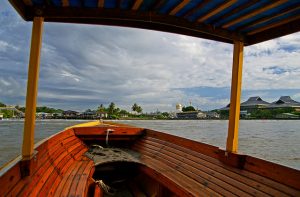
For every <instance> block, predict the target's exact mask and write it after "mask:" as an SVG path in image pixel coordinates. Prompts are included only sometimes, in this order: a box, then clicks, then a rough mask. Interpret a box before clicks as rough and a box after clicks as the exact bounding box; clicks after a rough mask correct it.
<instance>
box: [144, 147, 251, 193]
mask: <svg viewBox="0 0 300 197" xmlns="http://www.w3.org/2000/svg"><path fill="white" fill-rule="evenodd" d="M139 151H141V153H143V154H144V155H146V156H149V157H150V158H152V159H155V160H158V161H160V159H164V163H165V164H166V165H168V166H170V167H172V168H173V169H176V170H177V171H178V172H180V173H181V174H182V175H181V176H179V177H181V178H183V179H185V177H190V178H192V179H194V180H195V181H196V182H198V183H199V184H202V185H206V186H207V187H208V188H210V189H211V190H213V191H217V192H218V193H219V194H222V195H224V196H233V195H234V196H237V195H235V194H234V193H232V192H231V191H229V190H227V189H231V190H236V189H235V188H234V187H232V186H231V185H229V184H226V183H224V182H222V181H220V180H218V179H216V178H214V177H213V176H210V175H209V174H206V173H204V172H203V171H200V170H198V169H197V168H195V167H193V166H189V165H187V164H186V163H183V161H182V159H178V158H176V159H175V158H173V157H172V156H171V155H172V154H170V153H163V151H162V150H160V151H159V149H158V151H153V150H151V149H150V148H147V147H145V146H143V147H139ZM177 156H178V155H177ZM158 157H159V159H158ZM226 187H227V188H226ZM235 192H237V193H240V195H243V196H248V195H247V193H244V192H238V191H235Z"/></svg>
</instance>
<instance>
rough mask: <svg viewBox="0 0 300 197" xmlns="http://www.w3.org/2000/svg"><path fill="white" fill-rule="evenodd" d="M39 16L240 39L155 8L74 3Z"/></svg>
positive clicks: (44, 12)
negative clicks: (139, 8)
mask: <svg viewBox="0 0 300 197" xmlns="http://www.w3.org/2000/svg"><path fill="white" fill-rule="evenodd" d="M32 9H33V8H32ZM78 10H80V11H78ZM30 13H32V12H30ZM43 16H44V17H45V21H49V22H70V23H74V22H75V23H85V24H107V25H116V26H125V27H131V26H132V27H139V28H144V29H152V30H158V31H164V32H171V33H179V34H184V35H191V36H195V37H200V38H207V39H212V38H215V39H216V40H218V41H222V42H227V43H232V42H233V40H240V41H243V40H244V37H243V36H242V35H240V34H236V33H234V32H230V31H227V30H224V29H221V28H215V27H213V26H211V25H206V24H202V23H201V24H199V23H197V22H195V23H192V22H187V21H186V19H181V18H178V17H174V16H169V15H161V14H156V13H155V12H150V13H149V12H140V11H132V10H120V9H101V11H99V8H95V9H93V8H89V9H85V10H82V9H80V8H75V7H61V8H57V7H47V8H45V9H44V10H43Z"/></svg>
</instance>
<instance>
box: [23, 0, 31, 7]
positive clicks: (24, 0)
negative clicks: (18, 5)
mask: <svg viewBox="0 0 300 197" xmlns="http://www.w3.org/2000/svg"><path fill="white" fill-rule="evenodd" d="M23 2H24V4H25V5H28V6H29V5H32V0H23Z"/></svg>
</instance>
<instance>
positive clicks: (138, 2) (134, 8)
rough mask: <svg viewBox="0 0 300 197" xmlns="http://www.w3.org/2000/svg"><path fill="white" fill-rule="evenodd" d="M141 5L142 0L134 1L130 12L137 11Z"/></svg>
mask: <svg viewBox="0 0 300 197" xmlns="http://www.w3.org/2000/svg"><path fill="white" fill-rule="evenodd" d="M142 3H143V0H136V1H135V2H134V4H133V6H132V8H131V9H132V10H138V9H139V7H140V6H141V5H142Z"/></svg>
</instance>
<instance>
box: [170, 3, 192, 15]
mask: <svg viewBox="0 0 300 197" xmlns="http://www.w3.org/2000/svg"><path fill="white" fill-rule="evenodd" d="M189 2H190V0H183V1H181V3H179V4H178V5H177V6H176V7H174V8H173V9H172V10H171V11H170V13H169V14H170V15H175V14H176V13H177V12H179V10H181V9H182V8H183V7H184V6H186V4H188V3H189Z"/></svg>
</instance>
